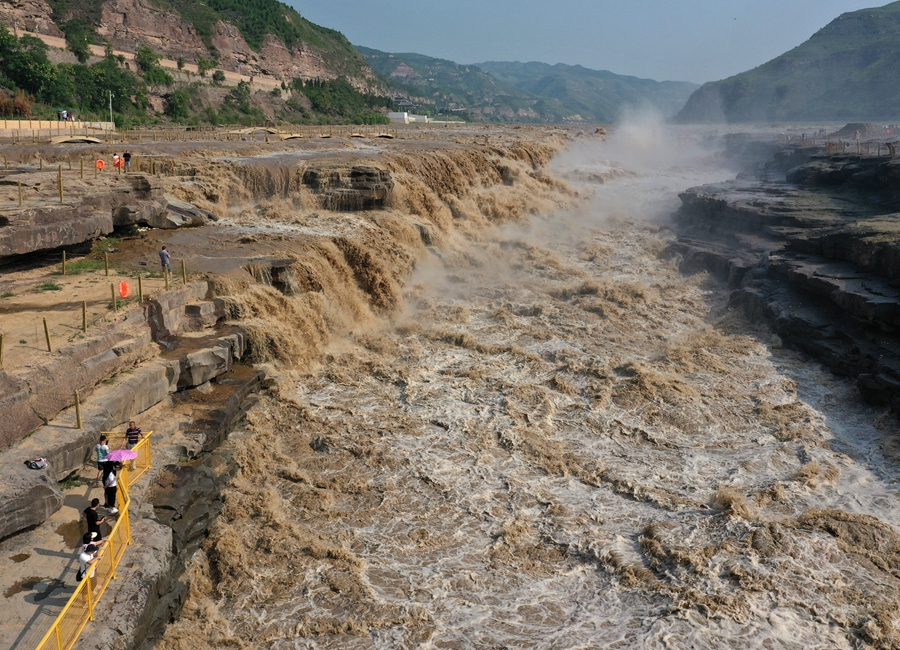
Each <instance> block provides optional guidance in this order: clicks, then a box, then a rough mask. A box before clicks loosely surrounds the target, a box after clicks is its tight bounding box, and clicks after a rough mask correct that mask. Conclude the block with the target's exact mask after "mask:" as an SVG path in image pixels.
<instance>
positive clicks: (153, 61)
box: [134, 45, 160, 72]
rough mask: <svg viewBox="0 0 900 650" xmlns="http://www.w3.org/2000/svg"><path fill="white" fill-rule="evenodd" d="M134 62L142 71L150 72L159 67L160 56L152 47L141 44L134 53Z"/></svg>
mask: <svg viewBox="0 0 900 650" xmlns="http://www.w3.org/2000/svg"><path fill="white" fill-rule="evenodd" d="M134 62H135V63H137V64H138V67H139V68H140V69H141V71H142V72H150V71H151V70H155V69H156V68H158V67H159V62H160V56H159V54H157V53H156V51H155V50H153V49H152V48H149V47H147V46H145V45H141V46H140V47H138V49H137V50H136V51H135V53H134Z"/></svg>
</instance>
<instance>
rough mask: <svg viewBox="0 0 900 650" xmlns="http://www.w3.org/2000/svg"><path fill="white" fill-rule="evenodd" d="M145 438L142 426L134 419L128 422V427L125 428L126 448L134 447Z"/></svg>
mask: <svg viewBox="0 0 900 650" xmlns="http://www.w3.org/2000/svg"><path fill="white" fill-rule="evenodd" d="M143 439H144V433H143V432H142V431H141V429H140V427H139V426H137V425H136V424H135V423H134V420H132V421H131V422H129V423H128V428H127V429H125V448H126V449H133V448H134V446H135V445H136V444H137V443H139V442H140V441H141V440H143Z"/></svg>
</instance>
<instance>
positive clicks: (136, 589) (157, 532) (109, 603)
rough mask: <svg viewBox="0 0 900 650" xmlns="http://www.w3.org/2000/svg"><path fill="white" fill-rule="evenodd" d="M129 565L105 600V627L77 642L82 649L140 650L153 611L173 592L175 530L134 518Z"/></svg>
mask: <svg viewBox="0 0 900 650" xmlns="http://www.w3.org/2000/svg"><path fill="white" fill-rule="evenodd" d="M131 537H132V539H133V540H140V541H139V543H137V544H133V545H132V546H129V547H128V550H127V554H128V555H127V563H126V564H125V566H123V567H121V568H120V569H119V575H118V576H117V579H116V580H115V581H113V583H112V584H111V585H110V589H109V591H108V592H107V594H106V595H105V596H104V598H103V622H104V625H96V624H95V625H90V626H88V628H86V629H85V631H84V632H83V633H82V635H81V637H79V639H78V641H77V642H76V647H78V648H81V649H82V650H87V649H92V648H96V649H97V650H101V649H102V650H106V649H107V648H136V647H139V646H140V645H141V644H142V643H143V641H144V639H145V638H146V637H147V635H148V633H149V631H150V628H151V626H152V625H153V624H154V623H155V620H154V618H153V615H152V614H153V611H154V609H155V608H156V606H157V605H158V603H159V601H160V597H161V596H162V595H163V594H165V593H167V592H168V591H169V589H170V586H171V582H172V578H171V571H172V564H173V560H174V556H173V546H172V529H171V528H169V527H168V526H165V525H163V524H160V523H158V522H156V521H153V520H152V519H140V518H134V519H133V520H132V524H131Z"/></svg>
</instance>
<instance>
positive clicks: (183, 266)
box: [181, 260, 187, 284]
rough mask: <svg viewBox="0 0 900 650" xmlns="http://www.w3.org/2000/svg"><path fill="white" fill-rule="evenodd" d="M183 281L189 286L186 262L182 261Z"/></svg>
mask: <svg viewBox="0 0 900 650" xmlns="http://www.w3.org/2000/svg"><path fill="white" fill-rule="evenodd" d="M181 279H182V280H183V281H184V283H185V284H187V267H185V265H184V260H181Z"/></svg>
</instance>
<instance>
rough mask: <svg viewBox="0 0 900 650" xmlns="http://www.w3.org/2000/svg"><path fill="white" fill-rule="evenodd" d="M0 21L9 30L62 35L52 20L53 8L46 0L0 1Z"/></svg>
mask: <svg viewBox="0 0 900 650" xmlns="http://www.w3.org/2000/svg"><path fill="white" fill-rule="evenodd" d="M0 23H3V24H4V25H7V26H8V27H9V28H10V30H11V31H12V30H16V31H18V30H22V29H24V30H26V31H29V32H34V33H36V34H46V35H48V36H57V37H61V36H63V33H62V32H61V31H60V30H59V28H58V27H57V26H56V23H54V22H53V10H52V9H50V5H48V4H47V2H46V0H6V1H4V2H0Z"/></svg>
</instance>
